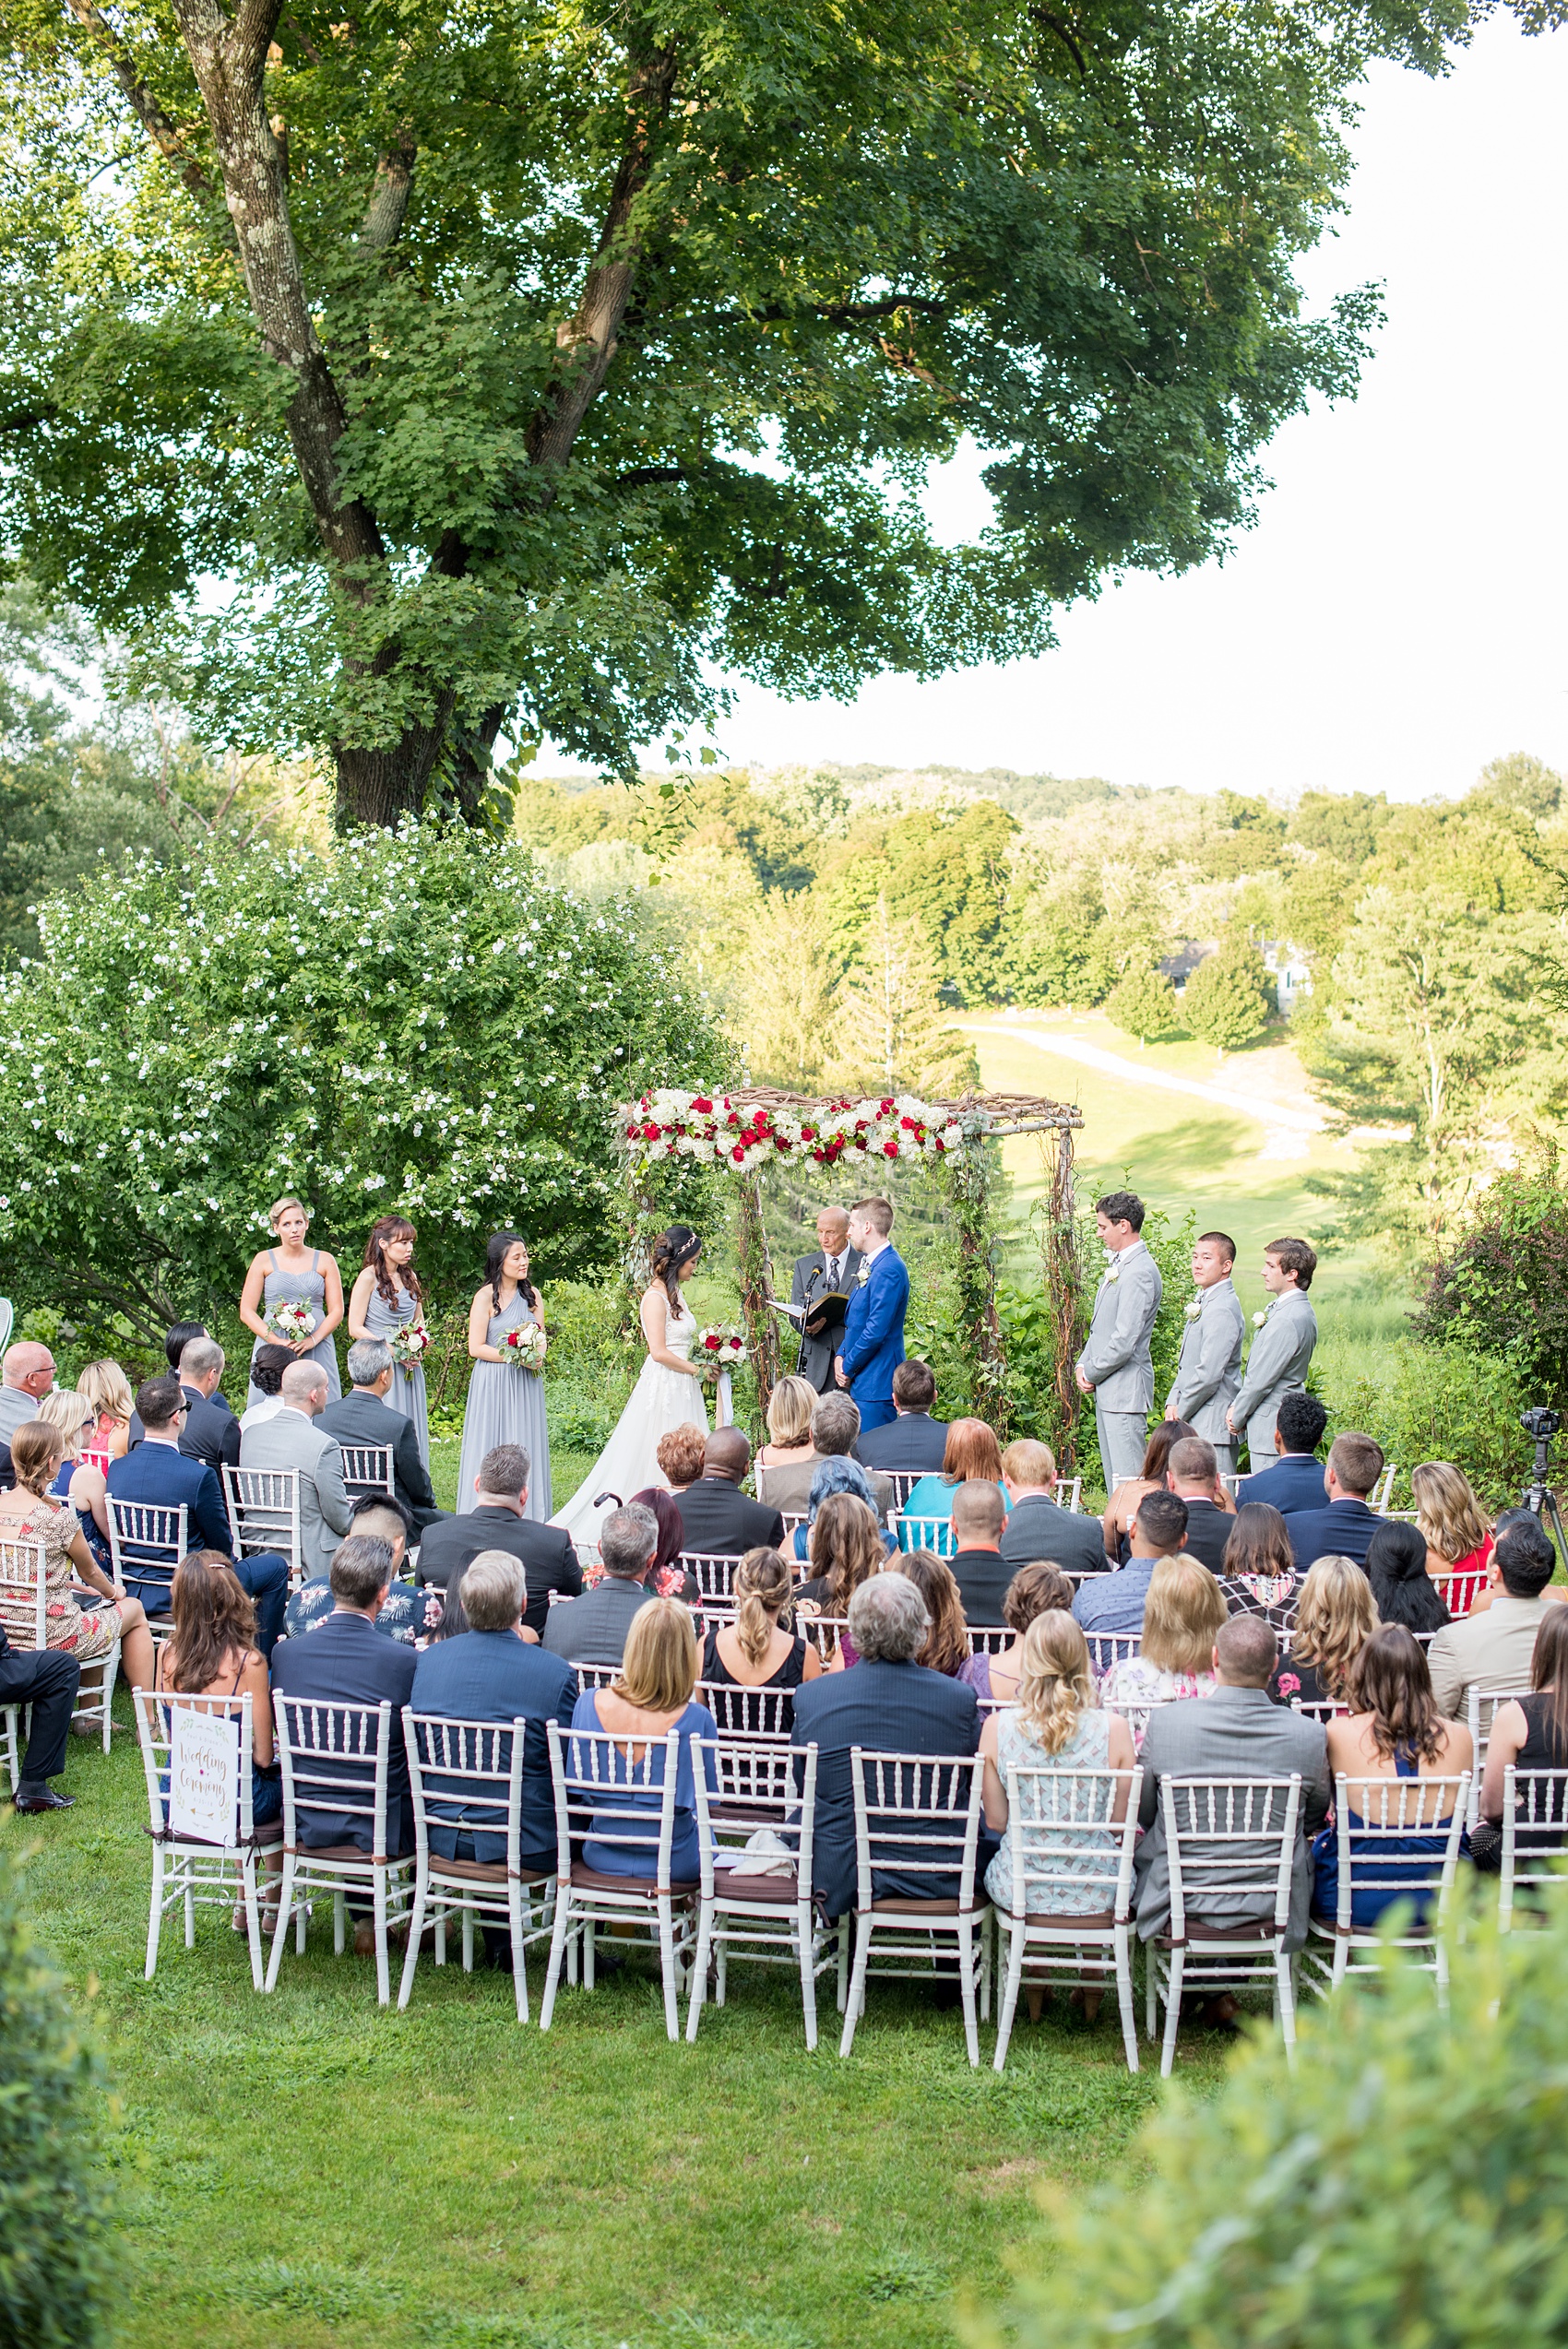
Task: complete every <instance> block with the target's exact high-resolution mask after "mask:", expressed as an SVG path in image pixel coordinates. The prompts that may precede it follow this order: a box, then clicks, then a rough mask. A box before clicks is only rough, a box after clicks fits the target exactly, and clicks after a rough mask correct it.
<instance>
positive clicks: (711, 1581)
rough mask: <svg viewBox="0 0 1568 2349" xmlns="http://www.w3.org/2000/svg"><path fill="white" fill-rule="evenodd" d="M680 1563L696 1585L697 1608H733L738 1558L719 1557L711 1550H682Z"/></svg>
mask: <svg viewBox="0 0 1568 2349" xmlns="http://www.w3.org/2000/svg"><path fill="white" fill-rule="evenodd" d="M680 1562H681V1565H682V1566H683V1569H684V1570H685V1572H687V1573H688V1574H690V1575H691V1576H692V1577H693V1578H694V1580H695V1583H696V1586H697V1605H698V1606H699V1607H707V1606H708V1605H710V1604H712V1605H717V1606H719V1607H731V1606H733V1604H734V1598H735V1574H736V1571H737V1569H738V1568H739V1566H740V1563H741V1561H740V1560H739V1559H738V1558H726V1557H721V1556H719V1553H718V1552H716V1551H713V1550H706V1549H683V1551H682V1552H681V1560H680Z"/></svg>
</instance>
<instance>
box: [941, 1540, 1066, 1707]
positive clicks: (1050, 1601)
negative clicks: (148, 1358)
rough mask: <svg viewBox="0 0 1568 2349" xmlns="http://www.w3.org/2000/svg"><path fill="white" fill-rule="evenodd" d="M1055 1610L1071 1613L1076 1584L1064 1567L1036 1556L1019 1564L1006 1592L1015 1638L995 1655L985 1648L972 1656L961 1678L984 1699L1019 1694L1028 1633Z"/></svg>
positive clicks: (1005, 1609) (1005, 1613) (1005, 1608)
mask: <svg viewBox="0 0 1568 2349" xmlns="http://www.w3.org/2000/svg"><path fill="white" fill-rule="evenodd" d="M1053 1609H1056V1610H1059V1611H1060V1612H1061V1613H1062V1614H1063V1615H1071V1613H1072V1612H1073V1585H1072V1584H1071V1583H1070V1582H1069V1580H1068V1579H1067V1576H1066V1575H1065V1574H1064V1573H1063V1572H1062V1569H1061V1567H1060V1566H1053V1565H1052V1564H1051V1561H1050V1560H1049V1559H1045V1558H1032V1559H1031V1560H1029V1562H1028V1565H1027V1566H1020V1567H1019V1569H1018V1571H1017V1572H1016V1574H1015V1575H1014V1577H1013V1579H1012V1581H1011V1582H1010V1583H1009V1584H1008V1585H1007V1588H1006V1590H1005V1592H1004V1594H1003V1599H1002V1620H1003V1621H1004V1623H1005V1624H1006V1626H1007V1628H1008V1630H1009V1631H1011V1632H1012V1634H1013V1637H1012V1638H1011V1639H1010V1640H1009V1641H1008V1643H1007V1644H1006V1646H1005V1647H1003V1648H998V1649H997V1650H996V1652H995V1654H994V1655H986V1654H985V1653H984V1652H983V1650H982V1652H981V1653H980V1655H971V1656H970V1658H969V1660H968V1663H967V1664H966V1665H965V1666H964V1667H963V1669H962V1671H961V1672H960V1673H959V1675H958V1678H959V1679H960V1680H965V1681H967V1682H968V1685H969V1687H970V1688H971V1689H973V1691H974V1692H975V1694H976V1696H977V1697H979V1698H980V1700H981V1702H985V1701H986V1700H987V1699H990V1698H998V1699H1001V1700H1004V1701H1005V1700H1006V1699H1007V1698H1009V1697H1014V1696H1016V1694H1017V1692H1018V1678H1019V1675H1020V1673H1021V1672H1022V1670H1023V1668H1024V1667H1023V1655H1024V1634H1025V1632H1026V1631H1028V1628H1029V1625H1030V1624H1031V1623H1032V1622H1033V1621H1034V1619H1035V1618H1036V1616H1037V1615H1049V1614H1051V1611H1052V1610H1053Z"/></svg>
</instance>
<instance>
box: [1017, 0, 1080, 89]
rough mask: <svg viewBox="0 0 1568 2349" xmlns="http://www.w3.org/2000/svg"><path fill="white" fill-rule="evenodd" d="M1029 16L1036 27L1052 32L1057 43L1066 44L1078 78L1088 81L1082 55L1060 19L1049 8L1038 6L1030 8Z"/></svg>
mask: <svg viewBox="0 0 1568 2349" xmlns="http://www.w3.org/2000/svg"><path fill="white" fill-rule="evenodd" d="M1029 14H1030V16H1031V17H1033V18H1034V20H1035V22H1036V24H1037V25H1039V26H1041V27H1042V28H1043V29H1044V30H1045V31H1047V32H1053V33H1054V34H1055V35H1056V38H1057V40H1058V41H1061V42H1065V43H1066V46H1067V47H1068V48H1069V49H1070V50H1071V51H1072V53H1073V63H1074V64H1075V65H1076V66H1077V68H1078V73H1079V76H1080V77H1081V78H1082V79H1083V80H1085V81H1087V79H1088V72H1089V69H1088V66H1087V65H1086V64H1085V62H1084V53H1083V51H1082V50H1081V49H1080V48H1079V46H1078V44H1077V42H1076V41H1075V39H1074V38H1073V35H1072V33H1071V31H1070V30H1069V29H1068V28H1067V26H1066V25H1064V24H1063V21H1062V19H1061V18H1060V17H1058V16H1053V15H1052V13H1051V10H1050V9H1049V8H1042V7H1039V6H1035V7H1033V8H1031V9H1030V10H1029Z"/></svg>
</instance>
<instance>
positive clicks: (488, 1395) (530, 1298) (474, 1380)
mask: <svg viewBox="0 0 1568 2349" xmlns="http://www.w3.org/2000/svg"><path fill="white" fill-rule="evenodd" d="M361 1278H363V1275H361ZM526 1325H531V1326H533V1327H535V1328H537V1329H539V1330H540V1332H542V1331H543V1328H544V1314H543V1311H542V1310H541V1308H540V1301H539V1291H538V1289H537V1288H536V1287H534V1285H533V1282H532V1280H531V1279H530V1278H529V1246H528V1242H527V1240H525V1239H524V1238H523V1236H522V1233H521V1232H520V1231H497V1232H493V1233H492V1234H491V1238H490V1244H489V1246H488V1247H487V1248H486V1250H485V1253H484V1284H483V1286H482V1287H481V1288H478V1289H476V1290H475V1291H474V1295H473V1299H472V1302H471V1303H470V1304H469V1355H470V1357H471V1358H472V1361H473V1369H472V1370H471V1371H470V1372H469V1396H468V1401H467V1403H466V1404H465V1405H464V1406H463V1448H462V1452H461V1453H460V1454H459V1457H458V1461H457V1514H458V1516H459V1517H462V1516H466V1515H467V1513H468V1512H469V1510H470V1509H477V1508H478V1507H479V1495H478V1492H477V1490H476V1489H475V1486H476V1480H477V1478H478V1476H479V1472H480V1465H481V1462H482V1460H483V1459H484V1457H485V1454H486V1453H490V1452H493V1451H495V1450H496V1448H497V1447H498V1446H499V1445H501V1444H504V1443H505V1444H517V1445H519V1446H520V1447H521V1449H522V1450H523V1451H524V1452H526V1453H527V1454H528V1457H529V1497H528V1500H527V1501H526V1502H525V1504H524V1508H523V1514H524V1515H525V1516H526V1517H529V1518H531V1519H532V1521H533V1523H534V1524H539V1525H542V1524H544V1523H545V1521H546V1519H547V1518H548V1517H549V1515H550V1505H551V1494H550V1430H549V1429H548V1427H547V1426H546V1424H545V1416H544V1380H543V1378H542V1376H541V1375H540V1372H539V1371H538V1370H529V1369H528V1368H527V1367H526V1366H525V1364H524V1363H523V1362H522V1360H521V1359H520V1358H518V1357H517V1355H516V1354H515V1353H514V1352H513V1351H512V1349H511V1348H510V1347H507V1345H506V1344H505V1340H506V1338H507V1337H508V1335H510V1334H511V1332H512V1331H514V1330H519V1329H522V1328H523V1327H525V1326H526Z"/></svg>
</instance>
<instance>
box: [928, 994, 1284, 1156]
mask: <svg viewBox="0 0 1568 2349" xmlns="http://www.w3.org/2000/svg"><path fill="white" fill-rule="evenodd" d="M955 1024H956V1026H959V1027H961V1028H962V1029H963V1031H964V1033H965V1034H966V1035H968V1036H973V1037H981V1036H994V1037H995V1038H998V1039H999V1040H1001V1039H1003V1038H1005V1039H1006V1040H1007V1041H1008V1042H1009V1043H1014V1044H1027V1045H1028V1046H1029V1047H1030V1049H1031V1050H1034V1051H1037V1052H1043V1053H1044V1054H1045V1055H1046V1057H1047V1058H1048V1059H1052V1060H1063V1061H1075V1062H1077V1063H1078V1064H1079V1066H1080V1067H1083V1068H1089V1069H1094V1070H1096V1071H1097V1072H1098V1073H1099V1074H1100V1075H1101V1076H1112V1077H1115V1078H1116V1079H1117V1080H1118V1082H1119V1083H1121V1084H1123V1085H1131V1086H1135V1087H1136V1088H1137V1089H1138V1090H1139V1091H1140V1092H1145V1093H1180V1094H1183V1095H1185V1096H1186V1097H1187V1098H1188V1099H1190V1100H1194V1101H1205V1102H1206V1103H1207V1104H1208V1105H1209V1107H1210V1108H1211V1109H1231V1110H1234V1111H1236V1112H1237V1113H1238V1114H1239V1115H1240V1116H1241V1117H1245V1118H1253V1119H1255V1120H1256V1121H1257V1122H1258V1124H1260V1125H1262V1126H1263V1127H1264V1128H1265V1138H1264V1145H1263V1149H1262V1151H1261V1152H1260V1154H1259V1155H1260V1156H1261V1157H1265V1158H1301V1157H1306V1156H1307V1155H1308V1153H1307V1137H1308V1136H1309V1135H1311V1134H1314V1133H1322V1132H1323V1131H1324V1127H1325V1126H1326V1125H1327V1123H1328V1120H1327V1118H1326V1116H1325V1114H1324V1111H1323V1109H1320V1108H1319V1106H1318V1105H1317V1103H1316V1102H1314V1101H1311V1100H1303V1101H1276V1100H1271V1099H1270V1098H1269V1097H1268V1096H1267V1095H1266V1094H1259V1093H1242V1092H1240V1091H1236V1090H1233V1089H1232V1088H1231V1087H1230V1086H1226V1085H1209V1084H1206V1083H1205V1082H1204V1081H1203V1080H1202V1079H1201V1078H1199V1077H1193V1076H1176V1075H1173V1074H1171V1072H1170V1070H1168V1069H1151V1068H1149V1067H1148V1066H1147V1065H1146V1064H1141V1063H1140V1062H1137V1061H1131V1060H1126V1059H1123V1056H1122V1054H1121V1053H1119V1052H1108V1051H1107V1050H1105V1048H1104V1046H1103V1045H1099V1044H1091V1043H1089V1042H1088V1041H1087V1038H1083V1037H1077V1036H1064V1035H1062V1034H1061V1033H1060V1032H1058V1031H1056V1030H1049V1031H1046V1032H1044V1033H1040V1032H1039V1031H1036V1030H1033V1029H1030V1028H1028V1027H1024V1026H1021V1025H1016V1024H1015V1023H1014V1022H1012V1021H1008V1022H1006V1023H1005V1024H1004V1023H1002V1022H1000V1021H994V1020H959V1021H957V1022H956V1023H955Z"/></svg>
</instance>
